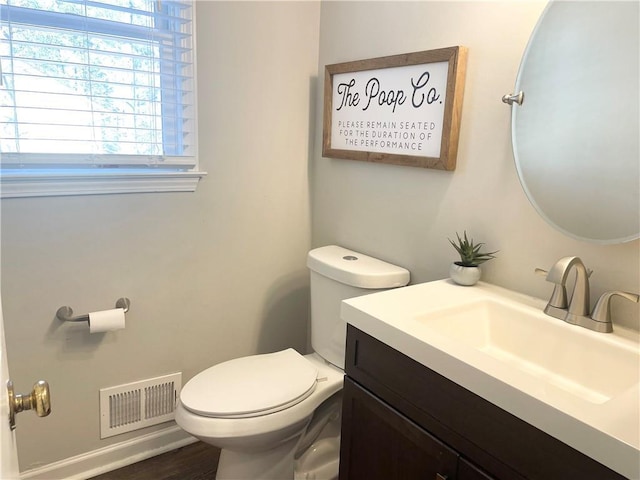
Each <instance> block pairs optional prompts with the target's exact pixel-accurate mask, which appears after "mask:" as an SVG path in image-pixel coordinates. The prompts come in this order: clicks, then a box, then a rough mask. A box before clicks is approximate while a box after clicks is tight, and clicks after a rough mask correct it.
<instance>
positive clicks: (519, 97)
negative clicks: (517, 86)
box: [502, 92, 524, 105]
mask: <svg viewBox="0 0 640 480" xmlns="http://www.w3.org/2000/svg"><path fill="white" fill-rule="evenodd" d="M522 102H524V92H518V93H511V94H508V95H503V96H502V103H508V104H509V105H513V104H514V103H517V104H518V105H522Z"/></svg>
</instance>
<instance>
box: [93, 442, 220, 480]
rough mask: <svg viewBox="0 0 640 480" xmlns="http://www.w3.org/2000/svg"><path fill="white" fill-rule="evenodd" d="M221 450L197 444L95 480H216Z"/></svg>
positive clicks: (94, 479) (108, 473)
mask: <svg viewBox="0 0 640 480" xmlns="http://www.w3.org/2000/svg"><path fill="white" fill-rule="evenodd" d="M219 457H220V450H219V449H217V448H216V447H213V446H211V445H207V444H206V443H202V442H197V443H193V444H191V445H187V446H186V447H182V448H178V449H177V450H172V451H171V452H167V453H163V454H162V455H158V456H156V457H152V458H149V459H147V460H143V461H142V462H138V463H134V464H133V465H129V466H128V467H123V468H119V469H118V470H113V471H111V472H107V473H103V474H102V475H98V476H97V477H92V479H91V480H213V479H214V478H216V470H217V468H218V458H219Z"/></svg>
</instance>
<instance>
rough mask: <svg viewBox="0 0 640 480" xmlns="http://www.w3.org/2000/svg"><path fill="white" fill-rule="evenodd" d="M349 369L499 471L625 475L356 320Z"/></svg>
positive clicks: (509, 474) (511, 478) (584, 478)
mask: <svg viewBox="0 0 640 480" xmlns="http://www.w3.org/2000/svg"><path fill="white" fill-rule="evenodd" d="M345 369H346V373H347V375H348V376H349V377H351V378H353V379H354V380H355V381H356V382H358V383H359V384H361V385H362V386H364V387H365V388H366V389H368V390H369V391H371V392H373V393H374V394H375V395H376V396H378V397H380V398H381V399H383V400H384V401H385V402H387V403H389V404H390V405H392V406H393V407H395V408H396V409H397V410H398V411H400V412H401V413H402V414H403V415H405V416H406V417H408V418H409V419H411V420H412V421H413V422H415V423H416V424H418V425H420V426H421V427H422V428H424V429H425V430H427V431H429V432H431V433H432V434H433V435H435V436H436V437H437V438H439V439H440V440H442V441H443V442H444V443H446V444H448V445H449V446H450V447H452V448H454V449H455V450H457V451H458V452H459V453H460V454H461V455H463V456H464V457H466V458H469V459H472V460H473V462H474V464H477V465H478V466H480V467H481V468H482V469H484V470H486V471H487V472H489V473H491V475H493V476H495V477H496V478H502V479H505V480H515V479H524V478H527V479H541V480H549V479H551V478H553V479H555V478H558V479H561V478H563V479H565V478H566V479H580V480H591V479H592V480H602V479H607V480H614V479H620V480H622V479H624V477H622V476H621V475H619V474H617V473H616V472H614V471H612V470H610V469H609V468H607V467H605V466H604V465H602V464H600V463H598V462H596V461H595V460H593V459H591V458H589V457H587V456H586V455H584V454H582V453H580V452H578V451H577V450H575V449H573V448H571V447H569V446H568V445H566V444H564V443H562V442H560V441H559V440H557V439H555V438H554V437H552V436H550V435H548V434H546V433H545V432H543V431H541V430H539V429H537V428H535V427H533V426H532V425H529V424H528V423H526V422H524V421H522V420H520V419H519V418H517V417H515V416H513V415H511V414H510V413H508V412H506V411H504V410H502V409H500V408H498V407H496V406H495V405H493V404H492V403H490V402H488V401H486V400H484V399H483V398H481V397H479V396H478V395H475V394H474V393H472V392H470V391H468V390H466V389H464V388H462V387H461V386H459V385H457V384H456V383H454V382H452V381H450V380H448V379H447V378H445V377H443V376H441V375H439V374H438V373H436V372H434V371H433V370H431V369H429V368H427V367H425V366H423V365H422V364H420V363H418V362H416V361H414V360H412V359H411V358H409V357H407V356H406V355H403V354H402V353H400V352H398V351H397V350H394V349H393V348H391V347H389V346H388V345H385V344H384V343H382V342H380V341H379V340H377V339H375V338H373V337H371V336H369V335H367V334H365V333H364V332H362V331H360V330H358V329H357V328H355V327H353V326H351V325H348V326H347V357H346V365H345Z"/></svg>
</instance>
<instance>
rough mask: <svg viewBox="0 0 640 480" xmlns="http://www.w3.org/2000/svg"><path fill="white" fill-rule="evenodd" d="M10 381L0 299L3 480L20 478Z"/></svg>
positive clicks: (0, 455) (0, 463) (0, 452)
mask: <svg viewBox="0 0 640 480" xmlns="http://www.w3.org/2000/svg"><path fill="white" fill-rule="evenodd" d="M8 381H9V366H8V365H7V349H6V348H5V342H4V320H3V318H2V299H1V298H0V478H1V479H2V480H5V479H6V480H11V479H16V478H19V473H18V449H17V448H16V433H15V431H13V430H11V428H10V427H9V396H8V393H7V382H8Z"/></svg>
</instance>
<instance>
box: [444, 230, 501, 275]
mask: <svg viewBox="0 0 640 480" xmlns="http://www.w3.org/2000/svg"><path fill="white" fill-rule="evenodd" d="M456 237H457V240H458V241H457V242H454V241H453V240H451V239H450V238H449V239H448V240H449V243H451V245H453V248H455V249H456V252H458V254H459V255H460V262H456V263H459V264H460V265H462V266H464V267H477V266H478V265H480V264H481V263H484V262H486V261H488V260H491V259H492V258H496V256H495V254H496V253H498V250H496V251H495V252H483V251H482V247H483V246H484V243H476V244H474V243H473V239H471V240H469V238H468V237H467V231H466V230H465V232H464V234H463V238H460V235H459V234H458V233H457V232H456Z"/></svg>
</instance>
